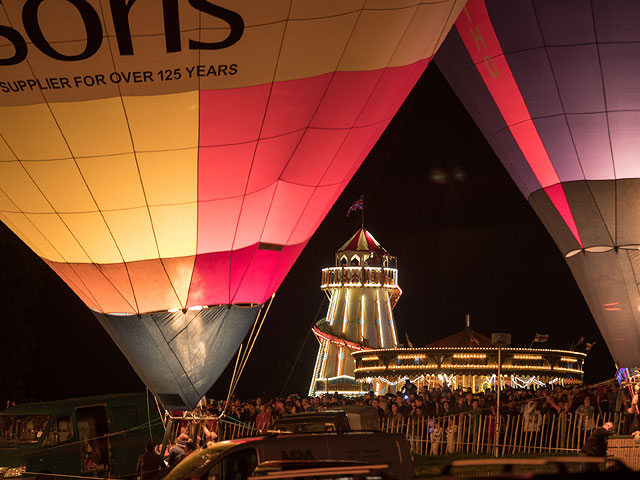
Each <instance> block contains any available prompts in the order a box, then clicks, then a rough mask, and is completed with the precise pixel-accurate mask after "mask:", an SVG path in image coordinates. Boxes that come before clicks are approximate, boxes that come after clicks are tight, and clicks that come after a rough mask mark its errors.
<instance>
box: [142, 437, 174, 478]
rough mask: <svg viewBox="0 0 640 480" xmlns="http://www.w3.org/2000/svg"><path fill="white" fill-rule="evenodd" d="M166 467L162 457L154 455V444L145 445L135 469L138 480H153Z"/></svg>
mask: <svg viewBox="0 0 640 480" xmlns="http://www.w3.org/2000/svg"><path fill="white" fill-rule="evenodd" d="M166 466H167V465H166V464H165V463H164V460H163V459H162V457H161V456H160V455H158V454H157V453H156V446H155V445H154V443H153V442H147V443H145V445H144V453H143V454H142V455H140V457H138V465H137V467H136V472H138V474H139V476H140V480H153V479H154V478H156V477H157V476H158V474H159V473H160V472H161V471H162V470H163V469H164V468H166Z"/></svg>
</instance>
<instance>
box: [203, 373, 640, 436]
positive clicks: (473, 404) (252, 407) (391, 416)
mask: <svg viewBox="0 0 640 480" xmlns="http://www.w3.org/2000/svg"><path fill="white" fill-rule="evenodd" d="M343 405H368V406H372V407H375V408H376V409H377V411H378V416H379V417H380V420H381V421H387V422H389V421H402V420H407V419H415V418H420V417H432V418H442V417H447V416H452V415H459V414H471V415H494V416H495V415H496V408H497V393H496V392H495V391H493V390H486V391H484V392H480V393H472V392H470V391H465V390H463V389H457V390H454V389H451V388H448V387H441V388H435V389H428V388H426V387H423V388H421V389H418V388H417V387H416V386H415V385H413V384H412V383H411V382H409V381H407V382H406V383H405V384H404V386H403V387H402V388H401V389H400V390H399V391H398V392H397V393H387V394H385V395H375V394H374V393H373V392H369V393H366V394H364V395H362V396H357V397H345V396H342V395H338V394H327V395H323V396H317V397H300V396H298V395H295V394H292V395H289V396H287V397H283V398H281V397H278V398H274V399H263V398H261V397H257V398H255V399H249V400H245V401H243V400H240V399H236V398H234V399H232V401H231V402H230V403H229V405H227V407H226V409H225V408H224V402H222V401H219V402H216V401H213V400H210V401H209V402H206V403H204V404H202V405H200V406H199V407H198V409H197V410H196V411H195V414H196V415H198V416H207V415H208V416H219V415H220V414H221V413H223V412H224V413H225V415H226V416H227V417H228V418H229V419H232V421H238V422H242V423H244V424H252V425H253V424H255V426H256V427H257V428H259V429H268V428H269V426H270V425H271V424H272V423H273V421H274V420H275V419H277V418H279V417H281V416H283V415H287V414H291V413H296V412H309V411H320V410H325V409H330V408H335V407H340V406H343ZM562 413H576V414H580V415H582V416H583V418H584V420H583V422H584V428H585V429H587V430H591V429H593V428H594V426H595V425H593V423H594V422H595V420H596V418H597V416H598V414H600V416H601V417H605V416H606V417H612V419H613V418H614V417H615V422H616V431H618V433H623V434H625V433H626V434H629V433H630V432H633V431H635V430H638V428H639V427H640V424H639V423H638V411H637V395H632V394H631V393H630V392H629V390H628V389H626V388H621V387H619V386H618V384H617V383H615V382H614V383H609V384H601V385H598V386H593V387H584V386H578V385H575V386H573V387H563V386H560V385H555V386H553V387H548V388H537V389H535V390H533V389H509V388H508V389H506V390H504V391H503V392H501V395H500V414H501V415H504V416H523V417H527V418H528V419H532V420H531V422H534V421H536V420H534V419H535V418H538V417H542V416H547V417H550V416H552V415H559V414H562ZM618 426H620V428H621V430H618ZM212 429H213V430H215V428H213V427H212V426H210V428H209V430H210V431H211V430H212Z"/></svg>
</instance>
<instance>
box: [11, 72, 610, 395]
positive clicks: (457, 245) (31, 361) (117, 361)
mask: <svg viewBox="0 0 640 480" xmlns="http://www.w3.org/2000/svg"><path fill="white" fill-rule="evenodd" d="M361 194H364V195H365V227H366V228H367V230H369V231H370V232H371V233H372V234H373V235H374V236H375V237H376V239H377V240H378V241H379V242H380V243H381V244H382V245H383V246H384V247H385V248H386V249H387V250H388V251H389V252H390V253H391V254H392V255H395V256H397V257H398V265H399V283H400V286H401V288H402V290H403V295H402V297H401V299H400V301H399V302H398V304H397V306H396V308H395V311H394V314H395V317H396V323H397V328H398V333H399V339H400V341H404V338H405V332H406V333H407V334H408V335H409V337H410V339H411V341H412V342H413V344H414V345H415V346H423V345H425V344H427V343H430V342H433V341H435V340H438V339H440V338H442V337H444V336H448V335H450V334H453V333H456V332H457V331H459V330H461V329H463V328H464V317H465V314H466V313H470V314H471V326H472V328H473V329H474V330H476V331H478V332H480V333H482V334H484V335H487V336H488V335H490V334H491V333H492V332H510V333H511V334H512V337H513V341H512V345H513V346H516V347H522V346H528V344H529V342H530V341H531V340H532V338H533V336H534V335H535V333H536V332H537V333H543V334H544V333H548V334H549V342H548V343H546V344H537V345H538V346H541V347H545V348H569V346H570V345H571V344H572V343H573V342H575V341H576V340H577V339H578V338H579V337H580V336H584V337H585V338H586V340H587V341H588V342H591V341H597V343H596V344H595V346H594V347H593V349H592V350H591V352H590V355H589V357H588V359H587V361H586V366H585V380H586V381H587V382H589V383H592V382H595V381H599V380H603V379H606V378H610V377H612V376H613V375H614V372H615V367H614V364H613V361H612V359H611V356H610V354H609V351H608V350H607V348H606V345H605V343H604V341H603V340H602V337H601V335H600V333H599V332H598V329H597V326H596V324H595V322H594V320H593V317H592V316H591V314H590V312H589V310H588V308H587V306H586V303H585V301H584V299H583V297H582V295H581V293H580V291H579V289H578V287H577V285H576V283H575V281H574V279H573V277H572V275H571V272H570V271H569V268H568V267H567V265H566V263H565V261H564V259H563V258H562V255H561V253H560V251H559V250H558V249H557V247H556V246H555V244H554V243H553V240H552V239H551V237H550V235H549V234H548V233H547V231H546V229H545V228H544V226H543V225H542V223H541V222H540V221H539V220H538V218H537V216H536V215H535V213H534V211H533V210H532V209H531V207H530V206H529V204H528V203H527V202H526V200H525V198H524V197H523V196H522V194H521V193H520V191H519V190H518V189H517V187H516V185H515V184H514V183H513V181H512V180H511V178H510V177H509V175H508V174H507V172H506V171H505V169H504V168H503V167H502V165H501V164H500V162H499V160H498V159H497V157H496V156H495V154H494V153H493V151H492V150H491V148H490V147H489V145H488V144H487V142H486V141H485V139H484V137H483V136H482V134H481V133H480V131H479V130H478V129H477V127H476V126H475V124H474V123H473V120H472V119H471V118H470V117H469V115H468V114H467V113H466V111H465V109H464V107H463V106H462V105H461V104H460V102H459V101H458V99H457V97H456V96H455V94H454V93H453V92H452V91H451V89H450V88H449V86H448V84H447V83H446V81H445V80H444V78H443V77H442V75H441V73H440V72H439V70H438V69H437V67H436V65H435V64H434V63H432V64H431V65H430V66H429V67H428V68H427V70H426V72H425V74H424V75H423V77H422V78H421V80H420V81H419V83H418V84H417V86H416V88H415V89H414V91H413V93H412V94H411V95H410V96H409V97H408V99H407V101H406V102H405V104H404V106H403V107H402V109H401V110H400V111H399V112H398V114H397V115H396V117H395V119H394V121H393V122H392V123H391V124H390V126H389V128H388V129H387V131H386V132H385V133H384V134H383V136H382V137H381V139H380V140H379V141H378V143H377V144H376V146H375V147H374V149H373V150H372V152H371V153H370V155H369V157H368V158H367V160H366V161H365V162H364V163H363V165H362V167H360V170H359V171H358V172H357V173H356V175H355V176H354V178H353V180H352V181H351V183H350V184H349V186H348V187H347V188H346V189H345V191H344V192H343V194H342V196H341V197H340V198H339V199H338V201H337V202H336V204H335V206H334V208H333V209H332V210H331V211H330V212H329V214H328V215H327V217H326V219H325V220H324V222H323V223H322V225H321V226H320V228H319V229H318V231H317V232H316V234H315V235H314V237H313V238H312V239H311V241H310V242H309V244H308V246H307V248H306V249H305V250H304V252H303V253H302V255H301V256H300V258H299V259H298V261H297V263H296V264H295V265H294V267H293V268H292V270H291V272H290V273H289V275H288V276H287V278H286V279H285V281H284V283H283V284H282V286H281V287H280V289H279V290H278V293H277V294H276V297H275V300H274V303H273V306H272V308H271V311H270V313H269V316H268V317H267V319H266V322H265V325H264V327H263V331H262V333H261V336H260V338H259V339H258V341H257V344H256V347H255V349H254V351H253V354H252V356H251V358H250V359H249V362H248V363H247V366H246V369H245V371H244V374H243V377H242V378H241V380H240V382H239V385H238V387H237V390H236V393H237V394H238V395H239V396H240V397H241V398H247V397H256V396H263V397H264V396H267V397H270V396H275V395H279V394H280V393H281V392H286V393H290V392H297V393H300V394H304V395H306V394H307V391H308V388H309V383H310V380H311V378H310V377H311V373H312V369H313V364H314V362H315V356H316V354H317V348H318V344H317V341H316V340H315V338H314V337H313V335H312V334H310V333H309V331H310V328H311V326H312V325H313V324H314V323H315V321H317V320H318V319H320V318H322V317H324V316H325V315H326V308H327V306H328V301H327V300H326V297H325V294H324V293H323V292H322V291H321V290H320V288H319V287H320V271H321V269H322V268H323V267H329V266H333V265H334V254H335V251H336V250H337V249H338V248H339V247H340V246H341V245H342V244H343V243H344V242H345V241H346V240H347V239H348V238H349V237H350V236H351V235H352V234H353V233H354V232H355V231H356V230H357V228H358V227H359V226H360V215H354V214H352V215H351V217H349V218H347V217H346V211H347V209H348V208H349V206H350V205H351V204H352V203H353V202H354V201H355V200H356V199H357V198H358V197H359V196H360V195H361ZM0 251H1V252H2V254H1V255H0V292H1V293H0V328H1V329H2V333H1V334H0V361H1V362H2V368H0V401H2V400H3V399H5V398H13V399H15V400H18V401H30V400H34V401H36V400H48V399H56V398H67V397H73V396H84V395H95V394H103V393H118V392H128V391H142V390H143V389H144V385H143V384H142V382H141V381H140V380H139V379H138V377H137V375H136V374H135V372H134V371H133V369H132V368H131V367H130V366H129V364H128V362H127V360H126V359H125V358H124V356H123V355H122V354H121V353H120V351H119V350H118V348H117V347H116V346H115V344H114V343H113V342H112V341H111V339H110V338H109V336H108V335H107V333H106V332H105V331H104V330H103V329H102V327H101V326H100V325H99V324H98V321H97V320H96V319H95V317H94V316H93V315H92V314H91V312H90V311H89V309H88V308H87V307H85V306H84V304H83V303H82V302H81V301H80V300H79V299H78V298H77V297H76V296H75V294H74V293H73V292H72V291H71V290H70V289H69V288H68V287H67V286H66V284H64V282H62V280H60V279H59V278H58V277H57V276H56V275H55V274H54V273H53V271H52V270H50V269H49V268H48V267H47V266H46V265H45V263H44V262H42V261H41V260H40V259H39V258H38V257H37V256H36V255H35V254H34V253H33V252H31V251H30V250H29V249H28V248H27V247H26V246H25V245H24V244H22V243H21V242H20V240H18V238H17V237H15V236H14V235H13V233H11V232H10V231H9V230H8V229H7V228H6V227H4V225H0ZM296 359H297V362H296ZM289 377H290V379H289V382H288V383H287V384H285V383H286V380H287V378H289ZM230 378H231V368H227V371H226V372H225V374H224V375H223V376H222V377H221V378H220V379H219V380H218V382H217V383H216V384H215V385H214V387H213V388H212V390H211V391H210V396H212V397H214V398H223V397H226V393H227V391H228V388H229V381H230Z"/></svg>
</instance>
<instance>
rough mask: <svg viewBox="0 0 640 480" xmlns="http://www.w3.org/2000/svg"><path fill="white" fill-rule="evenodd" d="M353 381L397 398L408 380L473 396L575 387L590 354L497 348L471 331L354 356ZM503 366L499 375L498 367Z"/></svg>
mask: <svg viewBox="0 0 640 480" xmlns="http://www.w3.org/2000/svg"><path fill="white" fill-rule="evenodd" d="M352 356H353V358H354V360H355V362H356V365H355V369H354V375H355V379H356V380H357V381H358V382H361V383H362V384H363V386H365V389H366V388H367V387H368V388H369V390H373V391H374V392H376V393H377V394H384V393H386V392H395V391H396V390H399V389H400V388H401V387H402V385H403V384H404V382H405V380H407V379H408V380H410V381H411V382H412V383H413V384H415V385H417V386H418V388H422V387H423V386H426V387H428V388H437V387H442V386H448V387H450V388H452V389H458V388H464V389H470V390H471V391H472V392H473V393H476V392H480V391H484V390H486V389H493V388H495V387H496V385H497V384H499V385H500V388H501V389H502V388H505V387H512V388H538V387H542V386H552V385H555V384H558V385H563V386H567V385H575V384H581V383H582V381H583V365H584V360H585V358H586V356H587V355H586V354H585V353H582V352H576V351H570V350H554V349H546V348H509V347H504V348H503V347H497V346H495V345H494V344H492V343H491V340H490V339H489V338H488V337H485V336H484V335H481V334H479V333H478V332H476V331H474V330H472V329H471V328H470V327H469V324H468V320H467V327H466V328H465V329H464V330H463V331H461V332H458V333H456V334H454V335H451V336H449V337H446V338H443V339H441V340H438V341H437V342H434V343H431V344H429V345H427V346H426V347H422V348H379V349H375V350H366V351H354V352H353V353H352ZM499 364H500V372H499V370H498V365H499Z"/></svg>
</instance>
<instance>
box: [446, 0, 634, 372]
mask: <svg viewBox="0 0 640 480" xmlns="http://www.w3.org/2000/svg"><path fill="white" fill-rule="evenodd" d="M437 63H438V66H439V67H440V69H441V70H442V72H443V73H444V75H445V77H446V78H447V80H448V81H449V83H450V84H451V86H452V87H453V89H454V90H455V92H456V93H457V95H458V96H459V98H460V99H461V100H462V102H463V103H464V104H465V106H466V107H467V109H468V110H469V112H470V113H471V115H472V116H473V118H474V119H475V121H476V122H477V124H478V126H479V127H480V129H481V130H482V132H483V133H484V135H485V137H486V138H487V140H488V141H489V143H490V144H491V145H492V147H493V149H494V151H495V152H496V154H497V155H498V157H499V158H500V160H501V161H502V163H503V164H504V166H505V168H506V169H507V170H508V171H509V173H510V174H511V176H512V178H513V179H514V181H515V182H516V183H517V185H518V187H519V188H520V190H521V191H522V193H523V194H524V195H525V196H526V197H527V199H528V200H529V203H530V204H531V206H532V207H533V208H534V209H535V211H536V212H537V214H538V215H539V217H540V219H541V220H542V221H543V223H544V224H545V226H546V227H547V229H548V230H549V232H550V233H551V235H552V236H553V238H554V240H555V242H556V244H557V245H558V247H559V248H560V250H561V252H562V254H563V255H564V257H565V259H566V261H567V263H568V264H569V267H570V268H571V271H572V272H573V274H574V276H575V278H576V280H577V282H578V285H579V286H580V289H581V290H582V293H583V295H584V297H585V299H586V301H587V303H588V305H589V307H590V309H591V312H592V313H593V315H594V317H595V319H596V322H597V323H598V326H599V328H600V331H601V332H602V335H603V337H604V339H605V340H606V342H607V345H608V347H609V349H610V351H611V354H612V356H613V358H614V360H615V362H616V363H617V364H618V366H619V367H633V366H639V365H640V292H639V290H638V284H639V282H640V251H639V250H640V179H639V178H638V177H639V176H640V161H638V153H639V152H640V131H639V130H638V126H639V125H640V82H639V81H638V78H639V76H638V72H640V3H638V2H634V1H617V2H610V1H606V0H595V1H586V0H584V1H579V0H577V1H566V2H556V1H531V0H528V1H517V2H514V1H509V0H496V1H486V2H485V1H483V0H470V1H469V2H468V4H467V6H466V7H465V9H464V11H463V12H462V14H461V15H460V17H459V18H458V20H457V21H456V24H455V28H454V29H452V31H451V33H450V34H449V36H448V37H447V40H446V41H445V42H444V44H443V47H442V48H441V49H440V52H439V53H438V57H437ZM523 254H526V252H523ZM523 274H525V275H526V272H523Z"/></svg>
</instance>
